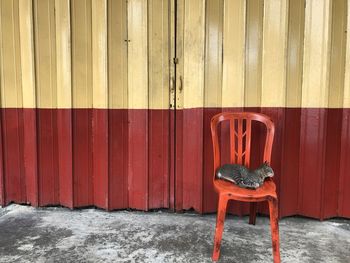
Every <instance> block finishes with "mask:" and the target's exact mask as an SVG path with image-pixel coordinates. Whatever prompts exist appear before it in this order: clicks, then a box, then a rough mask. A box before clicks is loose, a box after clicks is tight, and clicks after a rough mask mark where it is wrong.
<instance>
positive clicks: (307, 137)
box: [281, 109, 327, 219]
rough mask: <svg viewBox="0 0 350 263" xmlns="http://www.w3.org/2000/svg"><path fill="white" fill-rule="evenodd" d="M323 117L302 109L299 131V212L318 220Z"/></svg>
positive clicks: (323, 113)
mask: <svg viewBox="0 0 350 263" xmlns="http://www.w3.org/2000/svg"><path fill="white" fill-rule="evenodd" d="M326 114H327V112H326V109H302V111H301V130H300V134H301V135H300V142H301V145H300V177H299V179H300V185H299V212H300V213H301V214H302V215H305V216H310V217H316V218H321V219H322V215H321V200H322V199H321V198H322V196H321V191H322V183H323V180H324V160H325V135H326V132H325V128H326V123H325V120H326ZM281 205H283V204H281Z"/></svg>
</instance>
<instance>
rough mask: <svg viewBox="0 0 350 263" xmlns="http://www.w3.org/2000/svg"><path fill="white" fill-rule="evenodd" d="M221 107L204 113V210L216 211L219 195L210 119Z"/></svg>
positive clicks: (207, 109) (209, 109)
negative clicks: (214, 181)
mask: <svg viewBox="0 0 350 263" xmlns="http://www.w3.org/2000/svg"><path fill="white" fill-rule="evenodd" d="M220 112H221V109H218V108H206V109H204V114H203V140H204V142H205V143H204V144H203V211H205V212H215V211H216V210H217V206H218V196H217V193H216V192H215V191H214V188H213V176H214V175H213V169H214V163H213V145H212V143H211V132H210V121H211V118H212V117H213V116H214V115H216V114H218V113H220Z"/></svg>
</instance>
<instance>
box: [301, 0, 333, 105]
mask: <svg viewBox="0 0 350 263" xmlns="http://www.w3.org/2000/svg"><path fill="white" fill-rule="evenodd" d="M331 10H332V9H331V5H330V0H322V1H320V0H307V1H306V8H305V40H304V73H303V87H302V107H327V106H328V83H329V62H330V56H329V54H330V40H331V37H330V36H331V34H330V24H331V23H330V22H331V15H332V14H331Z"/></svg>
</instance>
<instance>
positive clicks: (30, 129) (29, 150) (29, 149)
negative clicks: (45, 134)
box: [23, 109, 39, 206]
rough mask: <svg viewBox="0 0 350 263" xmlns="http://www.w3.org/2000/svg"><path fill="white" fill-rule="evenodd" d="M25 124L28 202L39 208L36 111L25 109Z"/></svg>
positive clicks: (24, 149) (24, 151)
mask: <svg viewBox="0 0 350 263" xmlns="http://www.w3.org/2000/svg"><path fill="white" fill-rule="evenodd" d="M23 124H24V144H23V154H24V174H25V178H26V179H25V181H26V192H27V202H28V203H30V204H31V205H33V206H38V205H39V194H38V158H37V157H38V155H37V122H36V110H35V109H23Z"/></svg>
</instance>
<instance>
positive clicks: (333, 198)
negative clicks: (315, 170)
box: [320, 109, 342, 218]
mask: <svg viewBox="0 0 350 263" xmlns="http://www.w3.org/2000/svg"><path fill="white" fill-rule="evenodd" d="M341 126H342V109H328V110H327V130H326V132H327V133H326V138H324V139H325V140H326V149H325V151H326V152H325V163H324V166H325V167H324V169H325V170H324V179H323V193H322V194H323V196H322V200H320V201H321V203H322V208H323V209H322V217H323V218H329V217H334V216H337V215H338V192H339V176H340V169H339V168H340V149H341V133H342V129H341Z"/></svg>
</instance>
